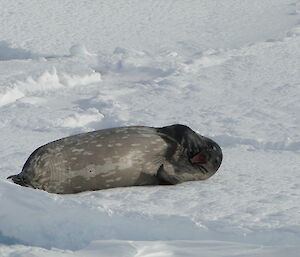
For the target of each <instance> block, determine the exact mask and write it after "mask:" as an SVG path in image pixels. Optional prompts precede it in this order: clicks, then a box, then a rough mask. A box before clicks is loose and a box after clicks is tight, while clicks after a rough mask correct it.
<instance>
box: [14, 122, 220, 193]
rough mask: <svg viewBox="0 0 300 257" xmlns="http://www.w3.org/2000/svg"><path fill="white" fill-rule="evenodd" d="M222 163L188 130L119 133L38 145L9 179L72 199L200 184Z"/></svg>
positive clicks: (209, 144)
mask: <svg viewBox="0 0 300 257" xmlns="http://www.w3.org/2000/svg"><path fill="white" fill-rule="evenodd" d="M221 162H222V151H221V148H220V147H219V146H218V144H217V143H215V142H214V141H213V140H211V139H209V138H207V137H204V136H201V135H199V134H197V133H196V132H194V131H193V130H191V129H190V128H189V127H187V126H184V125H180V124H176V125H172V126H167V127H162V128H154V127H141V126H134V127H120V128H111V129H104V130H98V131H93V132H88V133H84V134H79V135H74V136H69V137H66V138H62V139H59V140H56V141H53V142H50V143H48V144H46V145H43V146H41V147H39V148H38V149H36V150H35V151H34V152H33V153H32V154H31V155H30V156H29V158H28V159H27V161H26V162H25V164H24V166H23V169H22V172H21V173H20V174H18V175H12V176H10V177H8V179H12V180H13V181H14V182H15V183H16V184H19V185H22V186H27V187H31V188H37V189H42V190H45V191H47V192H50V193H57V194H72V193H78V192H82V191H92V190H100V189H106V188H113V187H125V186H142V185H163V184H164V185H166V184H167V185H173V184H178V183H181V182H185V181H192V180H204V179H207V178H209V177H211V176H212V175H213V174H215V173H216V171H217V170H218V168H219V167H220V165H221Z"/></svg>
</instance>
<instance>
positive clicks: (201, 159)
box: [190, 152, 207, 164]
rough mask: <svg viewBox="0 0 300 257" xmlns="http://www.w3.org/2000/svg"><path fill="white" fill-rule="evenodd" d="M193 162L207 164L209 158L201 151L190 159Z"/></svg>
mask: <svg viewBox="0 0 300 257" xmlns="http://www.w3.org/2000/svg"><path fill="white" fill-rule="evenodd" d="M190 161H191V163H199V164H205V163H206V162H207V158H206V155H205V153H204V152H199V153H197V154H196V155H194V157H192V158H191V159H190Z"/></svg>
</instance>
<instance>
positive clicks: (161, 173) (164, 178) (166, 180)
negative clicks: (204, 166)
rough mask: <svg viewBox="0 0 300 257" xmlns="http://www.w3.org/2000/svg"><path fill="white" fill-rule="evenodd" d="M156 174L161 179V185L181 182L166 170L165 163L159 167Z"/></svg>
mask: <svg viewBox="0 0 300 257" xmlns="http://www.w3.org/2000/svg"><path fill="white" fill-rule="evenodd" d="M156 176H157V178H158V180H159V185H176V184H178V183H180V182H179V180H178V179H177V178H176V177H175V176H172V175H170V174H169V173H168V172H166V170H165V169H164V165H163V164H162V165H161V166H160V167H159V169H158V171H157V175H156Z"/></svg>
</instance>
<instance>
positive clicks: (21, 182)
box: [7, 175, 28, 187]
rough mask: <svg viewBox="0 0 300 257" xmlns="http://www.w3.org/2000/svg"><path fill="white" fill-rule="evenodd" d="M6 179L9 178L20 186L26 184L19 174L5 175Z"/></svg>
mask: <svg viewBox="0 0 300 257" xmlns="http://www.w3.org/2000/svg"><path fill="white" fill-rule="evenodd" d="M7 179H11V180H12V181H13V182H14V183H16V184H18V185H20V186H25V187H26V186H28V185H27V184H26V183H25V181H24V180H23V178H22V177H21V176H20V175H11V176H9V177H7Z"/></svg>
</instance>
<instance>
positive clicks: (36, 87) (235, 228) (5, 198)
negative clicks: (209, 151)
mask: <svg viewBox="0 0 300 257" xmlns="http://www.w3.org/2000/svg"><path fill="white" fill-rule="evenodd" d="M0 6H1V8H0V24H1V26H0V132H1V133H0V178H1V180H0V205H1V208H0V256H1V257H2V256H3V257H6V256H11V257H12V256H14V257H16V256H26V257H27V256H39V257H48V256H49V257H50V256H63V257H68V256H87V257H89V256H91V257H92V256H103V257H104V256H105V257H108V256H109V257H114V256H118V257H119V256H122V257H142V256H143V257H154V256H155V257H171V256H176V257H177V256H187V257H189V256H193V257H196V256H197V257H199V256H211V257H214V256H228V257H229V256H240V257H241V256H243V257H250V256H264V257H269V256H270V257H271V256H272V257H273V256H276V257H277V256H278V257H281V256H287V257H296V256H299V252H300V246H299V245H300V173H299V167H300V158H299V157H300V156H299V153H300V129H299V127H300V116H299V113H300V20H299V12H300V1H296V0H244V1H235V0H223V1H218V0H202V1H196V0H194V1H192V0H191V1H175V0H174V1H171V0H164V1H158V0H147V1H146V0H119V1H104V0H98V1H88V0H86V1H71V0H64V1H59V0H52V1H50V0H31V1H21V0H15V1H8V0H0ZM173 123H183V124H186V125H189V126H190V127H191V128H193V129H194V130H196V131H198V132H199V133H201V134H203V135H205V136H208V137H211V138H213V139H214V140H216V141H217V142H218V143H219V144H220V145H221V147H222V149H223V154H224V161H223V164H222V166H221V168H220V170H219V172H218V173H217V174H216V175H215V176H213V177H212V178H210V179H209V180H207V181H201V182H188V183H183V184H180V185H177V186H155V187H131V188H116V189H109V190H102V191H98V192H86V193H80V194H76V195H55V194H49V193H46V192H43V191H38V190H33V189H29V188H23V187H20V186H18V185H15V184H13V183H12V182H10V181H8V180H6V177H7V176H8V175H11V174H16V173H19V171H20V170H21V168H22V165H23V164H24V162H25V160H26V159H27V158H28V156H29V154H30V153H31V152H32V151H33V150H34V149H35V148H37V147H38V146H40V145H42V144H45V143H47V142H49V141H52V140H55V139H58V138H61V137H64V136H68V135H72V134H76V133H80V132H85V131H91V130H96V129H102V128H108V127H115V126H125V125H149V126H164V125H170V124H173Z"/></svg>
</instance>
